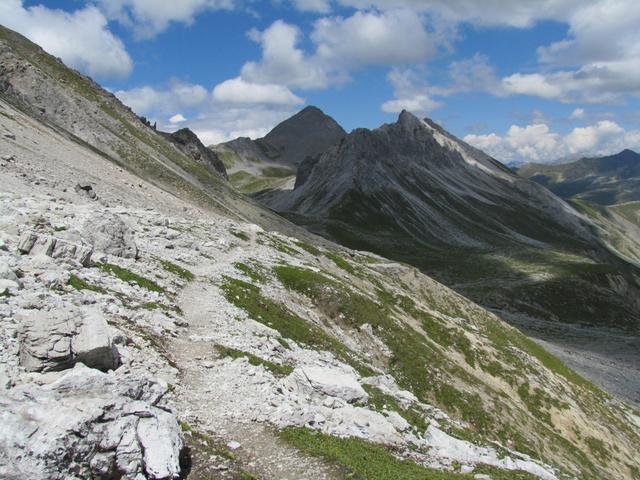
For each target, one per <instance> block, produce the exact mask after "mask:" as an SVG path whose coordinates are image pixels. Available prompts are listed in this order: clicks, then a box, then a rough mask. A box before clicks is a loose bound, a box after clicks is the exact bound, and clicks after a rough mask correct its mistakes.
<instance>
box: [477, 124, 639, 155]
mask: <svg viewBox="0 0 640 480" xmlns="http://www.w3.org/2000/svg"><path fill="white" fill-rule="evenodd" d="M464 140H465V141H466V142H467V143H470V144H471V145H474V146H476V147H478V148H480V149H482V150H484V151H486V152H487V153H489V154H490V155H492V156H494V157H495V158H497V159H498V160H500V161H503V162H509V161H518V162H542V163H544V162H550V161H553V160H556V159H559V158H563V157H567V156H589V155H606V154H612V153H617V152H619V151H621V150H623V149H625V148H631V149H638V148H640V131H638V130H635V131H625V129H623V128H622V127H620V126H619V125H618V124H617V123H615V122H612V121H610V120H603V121H600V122H597V123H596V124H594V125H590V126H588V127H577V128H574V129H573V130H572V131H571V132H569V133H568V134H566V135H564V136H563V135H560V134H559V133H555V132H552V131H551V130H550V129H549V127H548V126H547V125H545V124H542V123H541V124H536V125H527V126H525V127H520V126H517V125H512V126H511V127H510V128H509V130H508V131H507V133H506V134H505V135H503V136H500V135H497V134H495V133H490V134H488V135H467V136H466V137H464Z"/></svg>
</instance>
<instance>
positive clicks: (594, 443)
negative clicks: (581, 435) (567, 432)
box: [585, 437, 611, 462]
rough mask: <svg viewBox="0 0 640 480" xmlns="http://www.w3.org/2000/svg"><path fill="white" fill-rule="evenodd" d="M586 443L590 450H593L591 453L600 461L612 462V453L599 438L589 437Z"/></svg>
mask: <svg viewBox="0 0 640 480" xmlns="http://www.w3.org/2000/svg"><path fill="white" fill-rule="evenodd" d="M585 443H586V444H587V446H588V447H589V450H591V453H593V454H594V455H595V456H596V457H598V460H600V461H602V462H607V461H609V460H611V452H610V451H609V449H608V448H607V445H606V444H605V443H604V442H603V441H602V440H600V439H599V438H595V437H587V438H586V439H585Z"/></svg>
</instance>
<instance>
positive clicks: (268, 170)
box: [261, 167, 296, 178]
mask: <svg viewBox="0 0 640 480" xmlns="http://www.w3.org/2000/svg"><path fill="white" fill-rule="evenodd" d="M261 173H262V175H264V176H265V177H274V178H286V177H292V176H294V175H295V174H296V172H295V171H294V170H291V169H290V168H285V167H265V168H263V169H262V171H261Z"/></svg>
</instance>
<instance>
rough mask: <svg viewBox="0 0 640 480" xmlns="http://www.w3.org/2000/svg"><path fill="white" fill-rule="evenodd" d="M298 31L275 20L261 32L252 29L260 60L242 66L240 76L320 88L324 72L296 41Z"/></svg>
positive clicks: (324, 81) (325, 77) (323, 84)
mask: <svg viewBox="0 0 640 480" xmlns="http://www.w3.org/2000/svg"><path fill="white" fill-rule="evenodd" d="M301 36H302V33H301V32H300V29H299V28H298V27H296V26H294V25H290V24H288V23H286V22H284V21H282V20H277V21H275V22H274V23H273V24H271V26H270V27H269V28H267V29H266V30H265V31H263V32H258V31H255V30H253V31H252V32H250V37H251V38H252V39H253V40H255V41H257V42H258V43H260V45H261V46H262V59H261V60H260V61H259V62H248V63H246V64H245V65H244V66H243V67H242V71H241V76H242V78H243V79H244V80H245V81H247V82H250V83H265V84H275V85H285V86H293V87H300V88H307V89H311V88H324V87H326V86H327V85H328V84H329V79H328V74H327V72H326V70H325V68H323V66H322V65H320V64H319V63H318V62H316V61H315V60H314V59H313V58H310V57H309V56H308V55H306V54H305V52H303V51H302V50H301V49H300V48H298V46H297V45H298V43H299V41H300V39H301Z"/></svg>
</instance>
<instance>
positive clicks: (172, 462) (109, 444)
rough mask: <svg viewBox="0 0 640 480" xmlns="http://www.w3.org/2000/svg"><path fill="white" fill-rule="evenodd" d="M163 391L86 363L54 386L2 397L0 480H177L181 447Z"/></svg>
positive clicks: (151, 383)
mask: <svg viewBox="0 0 640 480" xmlns="http://www.w3.org/2000/svg"><path fill="white" fill-rule="evenodd" d="M166 392H167V384H166V383H163V382H159V381H157V380H153V379H150V378H146V377H144V376H141V375H140V374H115V373H111V374H106V373H102V372H100V371H98V370H94V369H91V368H88V367H86V366H84V365H82V364H77V365H76V366H75V368H73V369H72V370H68V371H66V372H65V373H64V374H62V375H60V376H59V377H58V378H57V379H55V380H54V381H52V382H51V383H46V384H44V385H35V384H33V383H30V384H25V385H22V386H19V387H16V388H14V389H11V390H9V391H4V392H0V406H1V408H0V422H2V425H3V427H2V428H1V429H0V452H1V453H0V477H2V478H6V479H15V480H18V479H24V478H29V479H31V480H63V479H68V478H105V479H106V478H109V479H111V478H113V479H115V478H126V479H132V480H133V479H136V480H137V479H141V478H147V479H158V480H160V479H162V480H169V479H174V478H178V476H179V473H180V460H179V459H180V452H181V450H182V447H183V444H184V443H183V439H182V433H181V431H180V427H179V426H178V423H177V421H176V418H175V415H174V414H173V413H171V412H169V411H167V410H166V409H165V408H166V407H164V405H163V397H164V395H165V394H166ZM54 412H55V415H53V413H54ZM7 460H10V461H9V462H8V463H6V461H7Z"/></svg>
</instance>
